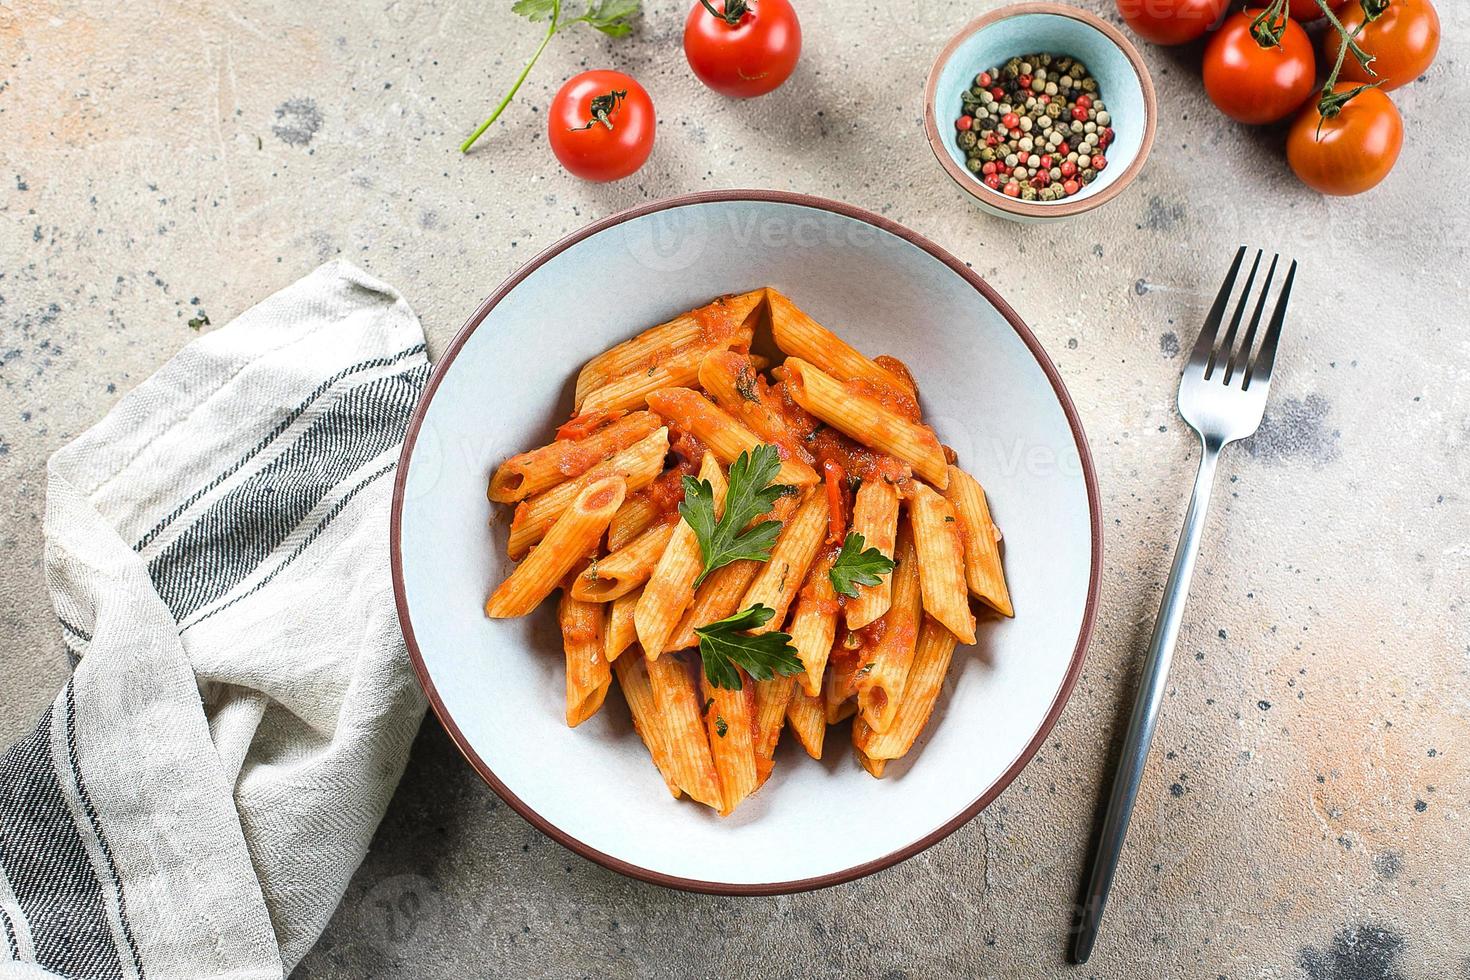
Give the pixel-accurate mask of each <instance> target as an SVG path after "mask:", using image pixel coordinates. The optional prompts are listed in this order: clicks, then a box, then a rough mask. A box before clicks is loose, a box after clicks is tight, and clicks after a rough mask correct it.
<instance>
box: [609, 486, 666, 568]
mask: <svg viewBox="0 0 1470 980" xmlns="http://www.w3.org/2000/svg"><path fill="white" fill-rule="evenodd" d="M660 516H661V515H660V513H659V509H658V504H656V503H654V502H653V498H651V497H650V496H649V495H648V494H647V493H637V492H634V493H630V494H628V496H627V499H625V500H624V501H623V506H621V507H619V508H618V512H617V513H616V514H614V515H613V519H612V523H611V524H609V525H608V526H607V550H608V552H609V553H611V552H614V551H617V550H618V549H619V548H623V547H625V546H627V545H628V544H629V543H631V542H632V540H633V539H634V538H636V537H638V535H640V534H642V533H643V532H644V531H646V530H648V529H649V528H650V527H652V526H653V523H654V522H655V521H657V520H658V519H659V517H660Z"/></svg>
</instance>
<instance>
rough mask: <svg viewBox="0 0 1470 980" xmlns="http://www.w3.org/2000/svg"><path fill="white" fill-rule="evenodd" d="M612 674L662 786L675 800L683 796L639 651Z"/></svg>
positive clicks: (622, 661)
mask: <svg viewBox="0 0 1470 980" xmlns="http://www.w3.org/2000/svg"><path fill="white" fill-rule="evenodd" d="M613 671H614V672H615V673H616V674H617V675H618V687H619V688H621V689H622V692H623V700H625V701H627V702H628V713H629V714H630V715H632V716H633V730H634V731H636V732H637V733H638V737H639V738H641V739H643V744H644V745H646V746H647V747H648V754H649V755H650V756H652V757H653V764H654V765H655V766H657V767H658V771H659V775H661V776H663V778H664V785H666V786H668V788H669V792H670V793H671V794H673V797H674V799H676V800H677V799H678V798H679V797H681V796H683V795H684V793H683V791H682V790H680V789H679V784H678V783H677V782H675V780H674V770H673V765H672V760H671V757H670V755H669V745H668V741H667V730H666V726H665V725H664V723H663V720H662V718H661V716H660V715H659V712H658V703H657V701H656V700H655V699H654V696H653V687H652V686H651V685H650V683H649V679H648V665H647V663H646V662H645V661H644V658H643V651H641V650H634V651H633V653H632V654H630V655H629V656H626V657H624V658H623V659H622V660H620V661H618V662H617V663H615V664H613Z"/></svg>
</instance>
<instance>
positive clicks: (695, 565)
mask: <svg viewBox="0 0 1470 980" xmlns="http://www.w3.org/2000/svg"><path fill="white" fill-rule="evenodd" d="M699 478H700V479H701V480H708V481H709V484H710V487H711V489H713V490H714V501H715V516H716V517H717V518H718V517H719V515H720V514H721V513H722V512H723V511H724V508H725V490H726V483H725V476H724V474H723V473H721V472H720V464H719V463H718V462H717V461H716V460H715V456H714V453H709V452H707V453H705V454H704V459H702V460H701V461H700V464H699ZM703 568H704V557H703V555H702V554H701V553H700V550H699V538H698V537H696V536H695V534H694V528H692V527H690V526H689V522H688V521H686V520H684V519H683V518H680V519H679V522H678V523H677V524H676V525H674V530H673V533H672V534H671V535H670V536H669V540H668V543H667V544H666V545H664V550H663V553H662V554H661V555H659V559H658V564H656V565H655V566H654V568H653V571H652V573H651V574H650V575H649V577H648V581H647V582H646V583H645V584H644V586H643V594H642V595H641V596H639V597H638V605H637V606H635V607H634V609H633V623H634V625H635V626H636V627H637V629H638V642H639V643H641V644H642V645H643V649H644V650H646V651H648V659H650V660H657V659H658V658H659V655H660V654H662V653H663V652H664V650H665V648H666V645H667V643H668V640H669V636H670V635H672V634H673V632H674V628H675V627H676V626H678V625H679V620H680V619H681V618H682V617H683V615H684V610H686V609H688V608H689V604H690V603H691V602H693V601H694V580H695V579H697V578H698V577H699V573H700V571H701V569H703Z"/></svg>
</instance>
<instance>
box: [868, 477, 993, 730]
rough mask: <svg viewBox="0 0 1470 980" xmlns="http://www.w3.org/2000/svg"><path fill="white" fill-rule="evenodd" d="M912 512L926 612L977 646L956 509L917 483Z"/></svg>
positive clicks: (913, 489) (959, 636) (961, 639)
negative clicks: (966, 588)
mask: <svg viewBox="0 0 1470 980" xmlns="http://www.w3.org/2000/svg"><path fill="white" fill-rule="evenodd" d="M908 511H909V523H910V524H911V525H912V526H913V531H914V549H915V550H916V551H917V552H918V555H919V581H920V583H921V588H922V591H923V595H924V610H925V611H926V612H927V613H929V615H931V616H933V617H934V618H935V619H937V620H939V622H940V623H942V624H943V625H944V626H945V627H946V628H947V629H948V630H949V631H950V632H951V633H953V634H954V635H955V636H957V637H958V638H959V640H960V642H961V643H974V642H975V616H974V614H973V613H971V612H970V597H969V594H968V593H967V592H966V590H965V554H964V548H963V546H962V545H961V544H960V531H959V522H958V521H957V520H956V519H955V512H954V507H952V506H951V505H950V502H949V501H948V500H946V499H944V498H943V497H941V496H940V495H939V494H938V493H936V492H935V491H934V490H932V489H930V488H929V487H926V486H924V485H923V484H922V483H916V484H914V486H913V488H912V489H911V490H910V492H909V506H908ZM875 727H876V726H875Z"/></svg>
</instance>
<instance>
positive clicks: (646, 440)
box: [506, 427, 669, 561]
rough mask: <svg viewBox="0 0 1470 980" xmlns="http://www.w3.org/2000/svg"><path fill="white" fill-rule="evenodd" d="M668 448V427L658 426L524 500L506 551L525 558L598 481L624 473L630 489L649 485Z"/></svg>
mask: <svg viewBox="0 0 1470 980" xmlns="http://www.w3.org/2000/svg"><path fill="white" fill-rule="evenodd" d="M668 451H669V430H668V428H667V427H661V428H658V429H655V430H654V431H653V432H651V433H649V434H648V435H646V436H644V437H643V438H642V439H640V440H639V441H638V442H635V443H634V444H633V445H631V446H629V447H628V448H627V449H624V450H622V451H621V452H618V453H616V454H614V455H613V457H612V459H609V460H607V461H606V462H602V463H598V464H597V465H596V466H594V467H592V468H591V469H590V470H588V471H587V472H585V473H583V474H582V475H581V476H579V477H577V478H576V479H574V480H568V481H567V482H565V483H561V484H558V485H557V486H555V487H553V488H551V489H550V490H548V491H546V492H545V493H543V494H540V495H539V496H536V497H532V498H530V499H529V500H523V501H521V502H520V503H519V504H517V505H516V512H515V518H514V519H513V520H512V521H511V522H510V541H509V543H508V545H507V546H506V550H507V551H508V552H509V553H510V556H511V557H512V558H514V559H516V560H517V561H519V560H520V559H521V558H524V557H525V556H526V553H527V552H529V551H530V550H531V545H533V544H535V543H536V542H538V541H540V540H541V538H542V536H543V535H545V534H546V532H547V531H549V530H550V529H551V525H552V524H554V523H556V519H557V518H558V517H559V516H560V515H561V512H562V511H564V510H566V508H567V505H569V504H570V503H571V502H572V501H573V500H574V499H575V498H576V496H577V494H579V493H581V492H582V490H583V489H584V488H585V487H587V486H589V485H591V484H592V483H595V482H597V481H598V480H602V479H605V478H607V477H610V476H620V477H622V478H623V480H624V482H625V483H626V484H627V489H628V492H632V491H634V490H641V489H643V488H644V487H646V486H648V485H649V484H650V483H652V482H653V480H654V477H656V476H658V475H659V473H661V472H662V471H663V468H664V457H665V456H666V455H667V454H668ZM579 557H580V556H579Z"/></svg>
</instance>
